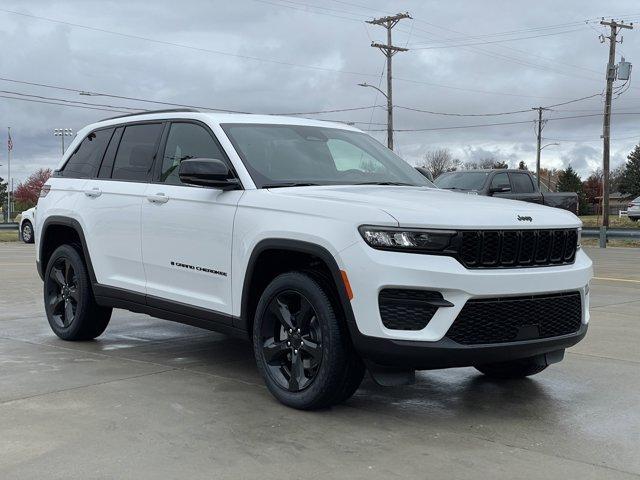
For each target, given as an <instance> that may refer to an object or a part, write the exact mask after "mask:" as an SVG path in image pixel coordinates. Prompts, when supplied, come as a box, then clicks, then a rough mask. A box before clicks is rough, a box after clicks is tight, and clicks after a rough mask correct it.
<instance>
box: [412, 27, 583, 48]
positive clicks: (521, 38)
mask: <svg viewBox="0 0 640 480" xmlns="http://www.w3.org/2000/svg"><path fill="white" fill-rule="evenodd" d="M582 30H583V29H582V28H574V29H572V30H564V31H561V32H552V33H543V34H539V35H531V36H528V37H518V38H503V39H500V40H487V41H484V42H474V43H457V44H450V45H432V46H429V47H413V48H412V49H413V50H433V49H439V48H455V47H472V46H475V45H490V44H493V43H504V42H515V41H519V40H530V39H532V38H541V37H550V36H552V35H564V34H567V33H573V32H579V31H582Z"/></svg>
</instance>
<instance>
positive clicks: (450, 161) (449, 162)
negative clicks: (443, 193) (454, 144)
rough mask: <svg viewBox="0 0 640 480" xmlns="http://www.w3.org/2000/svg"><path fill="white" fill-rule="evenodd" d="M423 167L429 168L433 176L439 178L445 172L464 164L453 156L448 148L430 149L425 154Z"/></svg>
mask: <svg viewBox="0 0 640 480" xmlns="http://www.w3.org/2000/svg"><path fill="white" fill-rule="evenodd" d="M421 166H422V167H423V168H425V169H427V170H428V171H429V173H431V175H432V176H433V178H438V176H439V175H441V174H443V173H444V172H452V171H454V170H457V169H458V168H460V166H462V162H461V161H460V160H458V159H457V158H453V155H451V152H450V151H449V149H447V148H438V149H436V150H429V151H428V152H427V153H425V154H424V160H423V165H421Z"/></svg>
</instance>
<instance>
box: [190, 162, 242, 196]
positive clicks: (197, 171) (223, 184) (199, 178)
mask: <svg viewBox="0 0 640 480" xmlns="http://www.w3.org/2000/svg"><path fill="white" fill-rule="evenodd" d="M178 175H179V176H180V181H182V183H186V184H189V185H199V186H202V187H214V188H221V189H222V190H233V189H235V188H238V186H239V183H238V180H237V179H236V178H233V177H232V173H231V170H230V169H229V167H228V166H227V164H226V163H224V162H223V161H222V160H219V159H217V158H190V159H187V160H183V161H182V162H181V163H180V168H179V170H178Z"/></svg>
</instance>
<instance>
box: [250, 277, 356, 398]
mask: <svg viewBox="0 0 640 480" xmlns="http://www.w3.org/2000/svg"><path fill="white" fill-rule="evenodd" d="M292 290H293V291H296V292H298V293H300V294H301V295H303V296H304V297H306V299H307V300H308V301H309V302H310V303H311V305H312V306H313V308H314V309H315V311H316V314H317V317H318V320H319V323H320V329H321V332H322V363H321V365H320V369H319V371H318V373H317V375H316V378H315V379H314V380H313V382H312V383H311V385H309V386H308V387H306V388H305V389H304V390H301V391H299V392H290V391H288V390H285V389H284V388H282V387H281V386H280V385H279V384H278V383H277V382H276V381H275V380H274V379H273V378H272V377H271V374H270V373H269V369H268V368H267V366H266V362H265V360H264V358H263V355H262V339H261V327H262V318H263V316H264V314H265V312H266V310H267V307H268V306H269V303H270V302H271V300H272V299H273V298H274V297H275V296H277V295H278V294H280V293H282V292H284V291H292ZM253 349H254V354H255V358H256V363H257V365H258V369H259V370H260V373H261V375H262V377H263V378H264V381H265V383H266V385H267V388H268V389H269V391H270V392H271V393H272V394H273V395H274V396H275V397H276V398H277V399H278V400H280V401H281V402H282V403H284V404H285V405H289V406H291V407H294V408H300V409H308V408H314V405H315V404H316V403H317V399H319V398H321V397H324V396H326V395H327V389H330V388H331V386H332V384H333V383H335V378H334V377H336V371H337V369H340V368H342V367H343V366H342V365H340V362H342V361H343V360H344V357H345V355H344V347H343V345H342V339H341V337H340V329H339V327H338V319H337V318H336V315H335V311H334V308H333V305H332V302H331V301H330V298H329V296H328V295H327V293H326V292H325V291H324V290H323V289H322V287H321V286H320V285H319V284H318V283H317V282H316V281H315V280H314V279H312V278H311V277H310V276H308V275H306V274H303V273H300V272H290V273H284V274H282V275H280V276H278V277H276V278H275V279H274V280H273V281H272V282H271V283H270V284H269V285H268V286H267V288H266V289H265V290H264V292H263V293H262V295H261V297H260V300H259V302H258V305H257V307H256V315H255V318H254V322H253Z"/></svg>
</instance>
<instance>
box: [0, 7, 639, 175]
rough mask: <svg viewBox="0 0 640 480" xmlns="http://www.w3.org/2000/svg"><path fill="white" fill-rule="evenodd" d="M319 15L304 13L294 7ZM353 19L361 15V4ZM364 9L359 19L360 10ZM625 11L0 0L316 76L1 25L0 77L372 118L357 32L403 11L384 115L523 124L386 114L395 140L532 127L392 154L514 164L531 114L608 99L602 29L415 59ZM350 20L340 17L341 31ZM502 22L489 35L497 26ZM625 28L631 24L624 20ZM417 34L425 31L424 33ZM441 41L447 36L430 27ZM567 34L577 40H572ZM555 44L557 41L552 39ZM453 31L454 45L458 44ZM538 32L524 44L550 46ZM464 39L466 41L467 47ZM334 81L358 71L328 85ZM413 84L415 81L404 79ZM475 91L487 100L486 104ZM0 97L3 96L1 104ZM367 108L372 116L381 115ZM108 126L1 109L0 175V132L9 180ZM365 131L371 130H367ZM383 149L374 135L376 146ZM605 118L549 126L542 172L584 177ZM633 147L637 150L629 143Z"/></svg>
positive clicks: (113, 38) (617, 141) (2, 105)
mask: <svg viewBox="0 0 640 480" xmlns="http://www.w3.org/2000/svg"><path fill="white" fill-rule="evenodd" d="M305 3H306V4H308V5H315V6H317V7H318V8H311V7H308V6H305V5H303V4H305ZM359 5H360V6H359ZM362 5H364V7H365V8H362ZM635 6H636V2H634V1H632V0H624V1H623V0H620V1H618V2H616V6H615V9H614V10H615V11H610V8H612V7H609V6H607V5H606V4H603V2H601V1H596V0H590V1H578V0H570V1H566V2H557V1H553V2H552V1H550V0H543V1H541V2H538V3H537V4H535V5H533V6H529V8H527V10H526V14H524V15H523V10H522V7H521V5H519V4H516V3H514V2H504V1H498V0H495V1H490V2H470V1H467V2H447V3H443V2H419V1H405V2H402V5H401V6H399V5H398V3H397V2H390V1H386V2H384V1H372V2H367V4H366V5H365V4H364V3H363V2H362V1H356V0H354V1H353V3H352V2H347V4H345V3H344V2H334V1H326V2H320V1H319V0H298V1H297V2H284V1H282V0H273V1H270V2H261V1H257V0H238V1H236V2H210V1H205V0H192V1H184V2H180V3H178V4H177V3H176V2H173V1H171V2H170V1H168V0H157V1H154V2H153V3H152V4H151V3H150V2H146V1H142V0H129V1H127V2H116V1H115V0H113V1H100V2H98V1H95V0H83V1H80V0H56V1H45V0H32V1H30V2H22V1H18V0H13V1H12V0H6V1H5V2H3V3H2V8H5V9H8V10H16V11H21V12H24V13H29V14H33V15H38V16H43V17H50V18H54V19H59V20H62V21H66V22H71V23H76V24H83V25H90V26H94V27H97V28H102V29H107V30H114V31H118V32H122V33H126V34H131V35H136V36H141V37H148V38H153V39H157V40H161V41H166V42H171V43H177V44H184V45H190V46H193V47H196V48H201V49H206V50H214V51H220V52H228V53H233V54H237V55H242V56H247V57H261V58H265V59H272V60H275V61H278V62H283V63H289V64H304V65H315V66H319V67H322V68H323V69H325V70H322V69H311V68H302V67H295V66H291V65H284V64H281V63H273V62H264V61H256V60H251V59H248V58H238V57H233V56H227V55H222V54H216V53H211V52H206V51H201V50H197V49H186V48H180V47H176V46H171V45H166V44H159V43H154V42H149V41H145V40H141V39H134V38H129V37H124V36H118V35H111V34H108V33H101V32H96V31H91V30H87V29H82V28H79V27H75V26H70V25H62V24H59V23H52V22H47V21H43V20H37V19H34V18H28V17H23V16H17V15H12V14H9V13H3V12H0V21H1V22H2V25H3V28H2V30H0V44H2V45H3V55H2V56H1V57H0V77H8V78H15V79H20V80H26V81H34V82H41V83H49V84H54V85H63V86H68V87H71V88H77V89H85V90H91V91H101V92H108V93H115V94H119V95H125V96H132V97H140V98H150V99H156V100H163V101H169V102H177V103H187V104H196V105H205V106H217V107H220V108H228V109H236V110H247V111H255V112H286V111H310V110H318V109H332V108H349V107H358V106H367V105H373V103H374V101H376V92H375V91H374V90H373V89H365V88H360V87H358V86H357V85H356V84H357V83H359V82H362V81H363V80H366V81H367V82H369V83H373V84H376V82H377V81H378V80H377V78H376V75H379V74H380V72H381V71H382V67H383V64H384V59H383V57H382V55H381V54H380V52H378V51H377V50H375V49H372V48H371V47H370V46H369V44H370V42H371V40H372V39H373V40H384V35H383V33H384V30H383V29H382V28H379V27H374V26H370V25H366V24H364V23H363V22H362V21H361V20H365V19H368V18H371V17H372V16H375V15H379V14H382V13H383V12H392V13H393V12H395V11H396V10H398V9H399V8H400V9H401V10H408V11H410V12H411V14H412V15H413V16H414V18H415V22H414V23H413V24H412V22H411V21H403V22H402V23H401V24H400V25H399V26H398V27H397V29H396V30H394V41H395V43H396V44H398V45H408V46H409V48H411V50H410V51H409V52H407V53H402V54H398V55H397V56H396V57H395V58H394V76H395V77H396V80H395V82H394V86H395V90H394V94H395V98H394V100H395V103H396V104H397V105H405V106H412V107H417V108H424V109H429V110H433V111H443V112H460V113H477V112H500V111H511V110H520V109H523V110H527V112H526V113H522V114H517V115H509V116H500V117H443V116H437V115H429V114H423V113H417V112H410V111H406V110H396V127H397V128H398V129H415V128H421V129H439V128H443V127H452V126H461V125H476V124H483V123H502V122H510V121H528V123H524V124H517V125H496V126H492V127H478V128H465V129H451V130H431V131H424V132H398V133H397V134H396V144H397V150H398V152H399V153H400V154H401V155H402V156H403V157H405V158H406V159H407V160H408V161H410V162H414V163H415V162H416V161H417V160H419V159H420V158H422V156H423V154H424V152H425V151H426V150H429V149H432V148H442V147H446V148H450V149H451V150H452V151H453V152H454V154H455V155H456V156H458V157H459V158H460V159H462V160H465V159H472V158H477V157H478V156H482V155H488V154H491V155H494V156H496V157H497V158H501V159H505V160H508V161H509V162H510V164H511V165H516V164H517V163H518V161H520V160H524V161H525V162H527V163H528V164H529V166H530V167H531V166H533V164H534V162H535V136H534V132H533V123H532V120H533V119H534V116H535V115H534V112H533V111H531V112H529V111H528V110H529V109H530V108H531V107H535V106H538V105H550V104H554V103H560V102H562V101H564V100H567V99H571V98H576V97H580V96H585V95H590V94H594V93H598V92H600V91H601V90H602V88H603V82H604V79H603V76H604V75H603V70H604V65H605V63H606V55H607V51H606V47H605V46H603V45H601V44H600V43H599V42H598V39H597V35H598V33H597V32H596V31H594V29H595V30H597V31H600V28H599V26H598V25H593V28H592V27H590V26H588V25H583V24H576V25H572V26H567V28H566V30H567V33H563V34H560V35H554V36H544V37H540V38H535V39H529V40H521V41H514V42H505V43H502V44H486V45H474V46H466V47H456V48H437V49H422V50H419V49H418V48H419V47H429V46H436V45H435V44H434V42H435V41H436V40H442V39H443V38H445V39H451V38H455V39H456V40H457V42H458V43H477V42H481V41H483V40H487V39H488V40H495V39H500V38H506V37H478V36H481V35H484V34H488V33H494V32H496V31H499V30H522V29H526V28H535V27H540V26H547V25H555V24H558V23H565V22H574V21H579V20H583V19H586V18H596V17H600V16H603V15H605V16H611V15H612V14H619V13H624V12H629V11H634V7H635ZM345 17H346V18H345ZM496 18H500V19H501V22H500V23H496V22H495V19H496ZM627 20H632V19H631V18H628V19H627ZM427 22H428V23H427ZM438 25H439V26H440V27H444V28H446V29H449V31H447V30H443V29H442V28H438V27H437V26H438ZM570 30H576V31H570ZM557 31H564V30H563V29H558V30H557ZM456 32H464V33H463V34H460V33H456ZM547 32H548V30H535V31H531V32H529V34H526V35H524V34H523V35H522V36H528V35H531V36H532V35H535V34H538V33H547ZM474 37H475V38H474ZM638 47H640V32H636V31H630V32H625V41H624V44H623V45H622V49H621V52H622V53H623V54H624V55H625V56H626V57H627V59H628V60H630V61H632V62H633V61H634V59H635V58H634V57H635V55H634V53H636V52H637V51H639V48H638ZM333 70H344V71H348V72H357V73H360V75H358V74H346V73H342V74H341V73H337V72H335V71H333ZM407 80H411V81H407ZM0 89H1V90H6V91H19V92H23V93H28V94H35V95H45V96H50V97H59V98H66V99H72V100H80V101H89V102H94V103H106V104H113V105H126V106H132V107H144V108H149V105H146V104H141V103H137V102H133V101H121V100H115V99H108V98H104V97H80V96H78V95H77V94H74V93H71V92H62V91H56V90H51V89H43V88H38V87H31V86H27V85H16V84H11V83H8V82H4V81H0ZM639 89H640V87H635V86H634V85H633V84H632V86H631V88H630V89H629V90H628V91H627V92H626V93H625V94H624V95H623V96H621V97H620V98H619V99H617V100H616V101H615V110H616V111H617V112H618V113H620V114H621V113H633V112H636V111H637V112H640V101H639V100H640V97H639V95H638V91H639ZM483 92H484V93H483ZM0 95H2V94H0ZM382 100H383V99H382V98H380V97H379V96H378V98H377V102H378V104H381V103H382ZM601 107H602V103H601V100H600V98H594V99H591V100H587V101H584V102H579V103H575V104H570V105H565V106H561V107H557V108H556V109H555V111H553V112H549V114H548V117H550V118H552V117H565V116H574V115H585V114H592V113H598V112H600V110H601ZM111 115H112V113H110V112H100V111H92V110H82V109H79V108H78V109H76V108H64V107H59V106H52V105H44V104H37V103H29V102H23V101H18V100H9V99H5V98H0V141H1V142H2V148H1V149H0V163H2V164H3V165H4V164H6V161H5V160H6V158H5V156H6V151H5V148H6V133H5V132H6V129H5V126H7V125H11V126H12V132H13V138H14V144H15V149H14V152H13V159H14V161H13V162H12V164H13V165H12V167H13V168H12V170H13V172H14V174H15V175H16V177H17V178H18V179H21V178H24V176H26V175H27V174H28V173H30V172H31V171H33V170H34V169H35V168H37V167H40V166H49V167H52V166H55V165H56V164H57V162H58V159H59V157H60V146H59V140H58V139H56V138H55V137H53V135H52V130H53V128H59V127H67V128H73V129H74V130H78V129H80V128H81V127H82V126H84V125H85V124H87V123H90V122H92V121H95V120H97V119H100V118H103V117H107V116H111ZM314 117H315V118H327V119H333V120H343V121H356V122H365V123H360V124H358V126H359V127H361V128H364V129H368V128H371V129H374V130H375V129H384V125H378V124H384V122H385V112H384V110H383V109H382V108H376V109H375V110H374V111H373V114H372V112H371V110H363V111H354V112H345V113H335V114H326V115H315V116H314ZM637 118H638V116H636V115H616V116H614V123H613V131H612V134H613V142H612V165H614V166H615V165H619V164H620V163H622V162H623V161H625V158H626V155H627V154H628V152H629V151H630V150H631V149H632V148H633V146H634V144H635V143H636V142H637V141H638V139H640V132H638V129H637V127H636V124H637ZM369 121H371V122H372V124H371V125H369V124H368V123H367V122H369ZM371 133H372V135H374V136H375V137H376V138H378V139H380V140H381V141H384V138H385V134H384V132H383V131H381V132H371ZM600 133H601V117H599V116H594V117H585V118H578V119H573V120H552V121H549V122H548V123H547V125H546V127H545V129H544V137H545V142H546V143H551V142H559V143H560V146H558V147H549V148H547V149H545V150H544V152H543V165H544V166H550V167H551V166H553V167H556V168H560V167H563V166H566V165H567V164H568V163H569V162H571V164H572V165H573V166H574V167H575V168H577V169H578V171H579V172H580V173H581V174H582V175H586V174H587V173H588V170H590V169H591V168H594V167H595V166H597V165H598V164H599V162H600V157H601V140H600V139H599V135H600ZM634 135H635V137H634ZM0 175H2V176H6V174H5V166H2V167H0Z"/></svg>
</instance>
